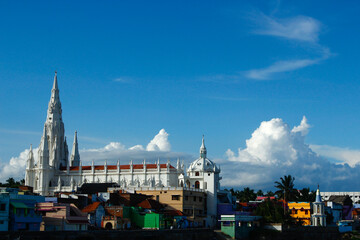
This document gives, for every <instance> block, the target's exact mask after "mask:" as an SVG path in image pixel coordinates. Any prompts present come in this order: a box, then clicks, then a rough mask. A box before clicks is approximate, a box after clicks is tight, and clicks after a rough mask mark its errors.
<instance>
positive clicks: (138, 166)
mask: <svg viewBox="0 0 360 240" xmlns="http://www.w3.org/2000/svg"><path fill="white" fill-rule="evenodd" d="M79 168H80V167H79V166H77V167H70V171H79ZM91 168H92V166H82V167H81V170H82V171H84V170H91ZM94 168H95V170H104V165H95V166H94ZM143 168H144V165H143V164H133V169H143ZM146 168H147V169H156V168H157V164H146ZM160 168H166V164H165V163H164V164H160ZM170 168H171V169H175V168H174V167H173V166H171V165H170ZM107 169H108V170H116V169H117V165H107ZM120 169H130V165H120ZM60 170H63V171H64V170H66V167H61V168H60Z"/></svg>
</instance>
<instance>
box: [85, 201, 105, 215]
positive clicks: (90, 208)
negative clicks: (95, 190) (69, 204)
mask: <svg viewBox="0 0 360 240" xmlns="http://www.w3.org/2000/svg"><path fill="white" fill-rule="evenodd" d="M100 203H101V202H93V203H92V204H89V205H87V206H86V207H84V209H83V210H81V211H82V212H86V213H89V212H93V211H95V210H96V209H97V208H98V207H99V205H100Z"/></svg>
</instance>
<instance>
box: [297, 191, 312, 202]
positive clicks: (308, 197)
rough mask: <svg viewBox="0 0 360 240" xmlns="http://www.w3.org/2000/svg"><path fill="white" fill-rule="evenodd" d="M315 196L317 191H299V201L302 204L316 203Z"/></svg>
mask: <svg viewBox="0 0 360 240" xmlns="http://www.w3.org/2000/svg"><path fill="white" fill-rule="evenodd" d="M315 195H316V194H315V191H310V188H303V189H302V190H300V191H299V196H298V199H297V200H298V201H301V202H314V201H315Z"/></svg>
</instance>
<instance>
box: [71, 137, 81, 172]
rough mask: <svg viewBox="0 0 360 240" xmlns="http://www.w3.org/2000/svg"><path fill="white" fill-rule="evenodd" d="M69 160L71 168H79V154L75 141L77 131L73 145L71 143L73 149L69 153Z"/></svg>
mask: <svg viewBox="0 0 360 240" xmlns="http://www.w3.org/2000/svg"><path fill="white" fill-rule="evenodd" d="M70 160H71V166H73V167H75V166H79V164H80V154H79V148H78V141H77V131H75V136H74V143H73V148H72V151H71V157H70Z"/></svg>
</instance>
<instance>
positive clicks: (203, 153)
mask: <svg viewBox="0 0 360 240" xmlns="http://www.w3.org/2000/svg"><path fill="white" fill-rule="evenodd" d="M200 157H201V158H204V159H205V158H206V147H205V139H204V135H203V137H202V144H201V147H200Z"/></svg>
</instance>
